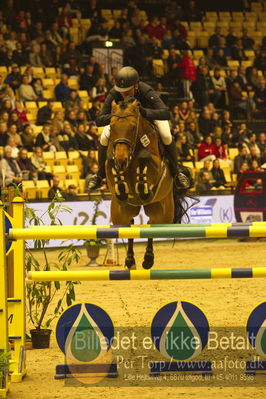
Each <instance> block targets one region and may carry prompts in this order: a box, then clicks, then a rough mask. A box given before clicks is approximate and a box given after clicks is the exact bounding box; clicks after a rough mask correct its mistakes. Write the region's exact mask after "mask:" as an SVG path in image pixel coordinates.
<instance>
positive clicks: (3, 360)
mask: <svg viewBox="0 0 266 399" xmlns="http://www.w3.org/2000/svg"><path fill="white" fill-rule="evenodd" d="M10 357H11V356H10V352H4V351H3V350H0V389H5V388H6V387H7V386H6V385H7V381H8V373H9V366H10V364H11V361H10Z"/></svg>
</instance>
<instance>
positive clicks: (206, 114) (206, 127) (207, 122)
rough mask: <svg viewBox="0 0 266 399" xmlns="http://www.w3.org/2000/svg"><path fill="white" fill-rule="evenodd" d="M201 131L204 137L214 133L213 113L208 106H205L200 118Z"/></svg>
mask: <svg viewBox="0 0 266 399" xmlns="http://www.w3.org/2000/svg"><path fill="white" fill-rule="evenodd" d="M198 123H199V132H200V135H202V136H203V137H207V136H209V135H210V134H211V133H212V121H211V114H210V111H209V110H208V108H206V107H205V108H204V109H203V112H202V114H201V115H200V117H199V119H198Z"/></svg>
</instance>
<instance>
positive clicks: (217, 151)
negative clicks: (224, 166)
mask: <svg viewBox="0 0 266 399" xmlns="http://www.w3.org/2000/svg"><path fill="white" fill-rule="evenodd" d="M214 155H215V156H216V158H218V159H222V160H224V161H226V160H227V147H226V145H225V144H223V143H222V139H221V138H220V137H215V139H214Z"/></svg>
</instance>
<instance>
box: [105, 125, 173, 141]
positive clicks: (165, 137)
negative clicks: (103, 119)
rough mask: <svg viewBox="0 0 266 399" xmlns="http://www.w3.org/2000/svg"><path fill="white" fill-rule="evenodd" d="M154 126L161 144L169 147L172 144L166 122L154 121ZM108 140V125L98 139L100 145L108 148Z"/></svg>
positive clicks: (168, 126)
mask: <svg viewBox="0 0 266 399" xmlns="http://www.w3.org/2000/svg"><path fill="white" fill-rule="evenodd" d="M154 124H155V125H156V126H157V128H158V130H159V134H160V136H161V139H162V142H163V144H165V145H169V144H171V142H172V134H171V130H170V125H169V122H168V121H154ZM109 138H110V125H107V126H105V127H104V129H103V132H102V134H101V137H100V143H101V145H104V146H105V147H107V146H108V142H109Z"/></svg>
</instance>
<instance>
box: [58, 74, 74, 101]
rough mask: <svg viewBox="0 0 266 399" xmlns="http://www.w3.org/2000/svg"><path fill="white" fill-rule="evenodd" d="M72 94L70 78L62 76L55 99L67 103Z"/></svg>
mask: <svg viewBox="0 0 266 399" xmlns="http://www.w3.org/2000/svg"><path fill="white" fill-rule="evenodd" d="M70 92H71V89H70V87H69V86H68V76H67V75H66V74H65V73H64V74H62V75H61V81H60V83H58V84H57V85H56V86H55V97H56V100H57V101H62V102H64V101H66V100H67V99H68V98H69V94H70Z"/></svg>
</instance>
